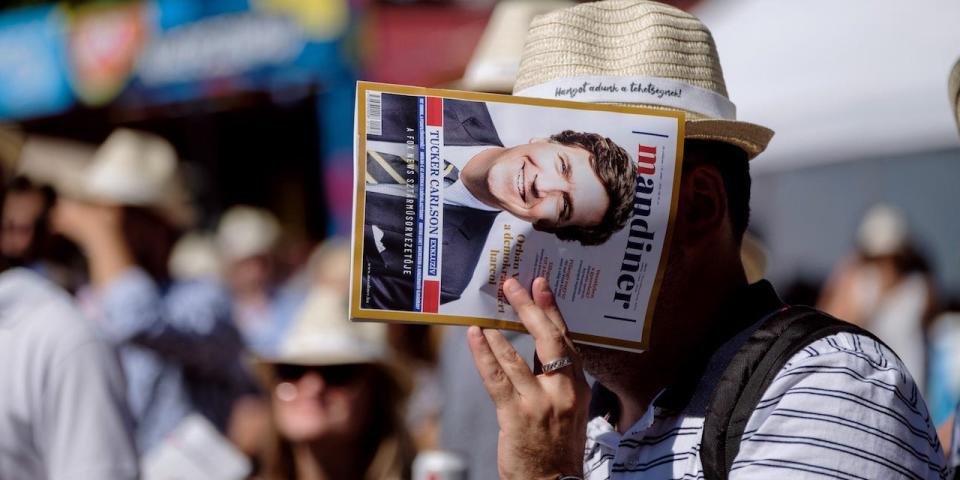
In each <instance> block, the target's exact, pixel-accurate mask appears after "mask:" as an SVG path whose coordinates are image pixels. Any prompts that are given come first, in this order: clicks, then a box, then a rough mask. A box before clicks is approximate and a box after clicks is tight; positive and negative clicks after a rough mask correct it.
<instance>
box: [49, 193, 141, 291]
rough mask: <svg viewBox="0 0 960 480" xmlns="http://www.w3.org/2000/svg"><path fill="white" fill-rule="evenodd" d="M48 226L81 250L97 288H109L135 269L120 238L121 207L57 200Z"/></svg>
mask: <svg viewBox="0 0 960 480" xmlns="http://www.w3.org/2000/svg"><path fill="white" fill-rule="evenodd" d="M50 223H51V225H52V226H53V230H54V231H55V232H57V233H59V234H61V235H63V236H65V237H67V238H69V239H70V240H72V241H73V242H74V243H76V244H77V246H79V247H80V249H82V250H83V253H84V255H86V257H87V262H88V263H89V269H90V278H91V280H93V283H94V285H96V286H97V287H104V286H106V285H109V284H110V282H112V281H113V280H114V279H116V278H118V277H120V276H121V275H123V273H124V272H126V271H127V270H128V269H130V268H131V267H133V266H134V261H133V254H132V253H131V252H130V248H129V246H128V245H127V242H126V240H125V239H124V236H123V207H120V206H119V205H100V204H95V203H87V202H80V201H76V200H70V199H65V198H64V199H59V200H57V205H56V206H55V207H54V209H53V211H52V212H51V215H50Z"/></svg>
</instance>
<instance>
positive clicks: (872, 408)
mask: <svg viewBox="0 0 960 480" xmlns="http://www.w3.org/2000/svg"><path fill="white" fill-rule="evenodd" d="M749 290H750V291H749V292H748V293H747V294H746V298H744V297H741V298H740V299H739V300H740V301H741V302H743V301H746V302H747V303H748V304H753V305H767V306H772V305H776V304H777V302H778V300H776V294H775V293H773V289H772V287H770V285H769V284H768V283H766V282H761V283H758V284H754V285H752V286H750V287H749ZM781 305H782V304H781ZM748 310H749V309H748ZM760 310H764V308H761V309H760ZM766 310H767V312H766V313H765V314H761V315H759V316H754V317H753V318H752V319H750V320H751V321H753V322H754V323H753V324H752V325H751V326H750V327H748V328H746V329H743V330H742V331H740V332H739V333H737V334H735V335H734V336H732V337H730V338H729V340H726V341H724V342H723V343H722V345H720V346H719V347H718V348H717V349H716V350H715V351H714V353H713V354H712V356H710V358H709V360H707V361H706V363H705V365H702V366H701V367H700V368H699V370H697V371H698V372H700V374H699V381H696V382H693V383H690V386H689V387H687V388H686V389H684V387H682V384H680V385H681V386H679V387H670V388H667V389H666V390H665V391H663V392H661V394H660V395H659V396H658V397H657V399H656V400H655V401H654V402H653V405H652V406H651V408H650V409H649V410H648V411H647V412H646V414H645V415H644V416H643V418H641V419H640V421H638V422H637V423H636V424H635V425H633V426H632V427H631V428H630V429H629V430H628V431H627V432H626V433H625V434H622V435H621V434H620V433H618V432H617V430H616V429H615V428H614V427H613V426H612V425H611V423H610V422H609V421H608V419H609V418H611V417H610V415H606V416H598V417H596V418H594V419H593V420H592V421H591V422H590V423H589V425H588V427H587V445H586V451H585V460H584V478H585V479H587V480H601V479H615V480H626V479H640V478H644V479H654V478H655V479H698V478H704V474H703V466H702V463H701V459H700V441H701V436H702V433H703V424H704V415H705V412H706V408H707V404H708V403H709V400H710V395H711V393H712V392H713V389H714V387H715V386H716V383H717V381H718V379H719V378H720V376H721V374H722V373H723V370H724V369H725V368H726V366H727V364H728V363H729V361H730V359H731V358H732V357H733V355H734V354H735V353H736V351H737V350H739V348H740V346H742V345H743V343H744V341H745V340H746V339H747V338H748V337H749V336H750V334H751V333H752V332H753V331H754V330H755V329H756V328H757V327H758V326H759V325H760V324H761V323H762V321H763V320H760V321H757V320H756V319H757V318H761V319H765V318H766V317H767V316H769V315H770V314H771V313H772V311H775V310H776V309H773V310H772V311H771V310H769V308H766ZM760 313H761V312H758V311H756V309H754V311H747V312H746V313H745V315H747V316H748V317H749V316H750V315H758V314H760ZM725 338H726V337H725ZM684 390H686V391H684ZM947 474H948V472H947V470H946V467H945V465H944V456H943V450H942V448H941V446H940V443H939V441H938V440H937V435H936V429H935V428H934V427H933V425H932V424H931V421H930V416H929V415H928V413H927V407H926V404H925V403H924V401H923V399H922V398H921V396H920V393H919V391H918V390H917V387H916V385H915V384H914V381H913V379H912V378H911V377H910V374H909V373H908V372H907V370H906V368H905V367H904V366H903V364H902V363H901V362H900V360H899V359H898V358H897V356H896V355H894V354H893V352H891V351H890V350H889V349H888V348H887V347H886V346H884V345H883V344H880V343H878V342H875V341H874V340H873V339H871V338H869V337H865V336H862V335H856V334H851V333H838V334H835V335H831V336H828V337H825V338H822V339H820V340H817V341H815V342H813V343H811V344H810V345H809V346H807V347H805V348H803V349H801V350H800V352H799V353H797V354H796V355H794V356H793V357H792V358H791V359H790V361H789V362H787V364H786V365H785V366H784V367H783V369H782V370H781V371H780V372H779V373H778V375H777V376H776V378H775V379H774V381H773V382H772V383H771V384H770V387H769V388H768V389H767V391H766V393H765V394H764V395H763V397H762V399H761V401H760V402H759V404H758V405H757V408H756V410H755V411H754V413H753V415H752V416H751V417H750V420H749V422H748V423H747V426H746V428H745V430H744V434H743V437H742V440H741V444H740V451H739V454H738V455H737V457H736V459H735V461H734V463H733V467H732V471H731V474H730V478H731V479H738V480H743V479H777V478H783V479H786V478H790V479H795V478H801V479H807V478H810V479H813V478H817V479H822V478H835V479H844V480H854V479H857V480H859V479H871V480H873V479H886V478H907V479H928V478H937V479H940V478H947V477H946V476H947Z"/></svg>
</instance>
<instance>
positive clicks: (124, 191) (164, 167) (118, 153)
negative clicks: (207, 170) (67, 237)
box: [54, 128, 195, 227]
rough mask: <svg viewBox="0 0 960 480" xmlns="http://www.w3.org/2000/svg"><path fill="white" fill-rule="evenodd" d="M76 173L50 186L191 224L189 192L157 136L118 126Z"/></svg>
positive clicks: (179, 223)
mask: <svg viewBox="0 0 960 480" xmlns="http://www.w3.org/2000/svg"><path fill="white" fill-rule="evenodd" d="M85 163H86V165H84V167H83V168H82V169H81V170H79V171H78V170H76V169H72V170H71V171H69V172H65V173H64V174H63V175H59V176H58V177H63V178H58V182H57V184H54V187H55V188H56V189H57V192H58V193H59V194H61V195H63V196H65V197H69V198H75V199H79V200H83V201H89V202H95V203H104V204H112V205H124V206H131V207H143V208H147V209H150V210H153V211H155V212H156V213H158V214H159V215H160V216H162V217H163V218H165V219H166V220H167V221H168V222H170V223H171V224H172V225H173V226H176V227H187V226H189V225H190V224H191V223H193V220H194V213H195V212H194V211H193V208H192V206H191V204H190V194H189V192H188V191H187V188H186V186H185V185H184V183H183V181H182V179H181V177H180V172H179V170H178V160H177V153H176V150H174V148H173V145H171V144H170V142H168V141H167V140H165V139H164V138H163V137H160V136H158V135H154V134H152V133H147V132H141V131H137V130H130V129H126V128H120V129H117V130H114V131H113V133H111V134H110V136H109V137H107V139H106V140H105V141H104V142H103V144H101V145H100V147H99V148H97V149H96V151H95V152H94V153H93V155H92V157H91V158H90V159H89V161H88V162H85Z"/></svg>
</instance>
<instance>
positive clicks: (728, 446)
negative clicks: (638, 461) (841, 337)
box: [700, 307, 879, 480]
mask: <svg viewBox="0 0 960 480" xmlns="http://www.w3.org/2000/svg"><path fill="white" fill-rule="evenodd" d="M840 332H851V333H856V334H860V335H866V336H869V337H870V338H873V339H876V337H874V336H873V335H871V334H870V333H868V332H867V331H866V330H863V329H862V328H859V327H857V326H855V325H852V324H850V323H847V322H843V321H840V320H837V319H836V318H833V317H831V316H829V315H827V314H825V313H822V312H819V311H817V310H814V309H812V308H809V307H789V308H785V309H783V310H781V311H780V312H777V313H775V314H773V315H772V316H771V317H770V318H769V319H768V320H767V321H766V322H764V323H763V324H762V325H761V326H760V328H758V329H757V330H756V331H755V332H754V333H753V335H751V336H750V338H749V339H748V340H747V342H746V343H745V344H744V345H743V347H741V348H740V350H739V351H738V352H737V354H736V355H735V356H734V357H733V359H732V360H731V361H730V364H729V365H728V366H727V368H726V370H725V371H724V373H723V376H721V377H720V381H719V382H718V383H717V386H716V388H715V389H714V391H713V395H712V397H711V399H710V404H709V406H708V407H707V413H706V418H705V420H704V425H703V438H702V441H701V446H700V459H701V462H702V464H703V472H704V478H706V479H707V480H720V479H726V478H727V477H728V476H729V474H730V468H731V467H732V466H733V460H734V459H735V458H736V456H737V453H739V451H740V439H741V437H742V436H743V430H744V429H745V428H746V426H747V421H749V420H750V416H751V415H752V414H753V411H754V410H755V409H756V407H757V404H758V403H759V402H760V399H761V398H762V397H763V394H764V392H766V391H767V388H768V387H769V386H770V383H771V382H773V379H774V378H775V377H776V376H777V373H778V372H780V370H781V369H782V368H783V366H784V365H785V364H786V363H787V362H788V361H789V360H790V358H792V357H793V356H794V355H795V354H796V353H797V352H799V351H800V349H802V348H804V347H806V346H807V345H809V344H811V343H813V342H814V341H816V340H819V339H821V338H824V337H828V336H830V335H833V334H835V333H840ZM877 341H879V340H877Z"/></svg>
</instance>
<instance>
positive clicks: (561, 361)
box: [543, 356, 573, 374]
mask: <svg viewBox="0 0 960 480" xmlns="http://www.w3.org/2000/svg"><path fill="white" fill-rule="evenodd" d="M569 365H573V360H571V359H570V357H568V356H563V357H560V358H558V359H556V360H553V361H550V362H547V363H544V364H543V373H545V374H546V373H550V372H554V371H557V370H560V369H561V368H563V367H566V366H569Z"/></svg>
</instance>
